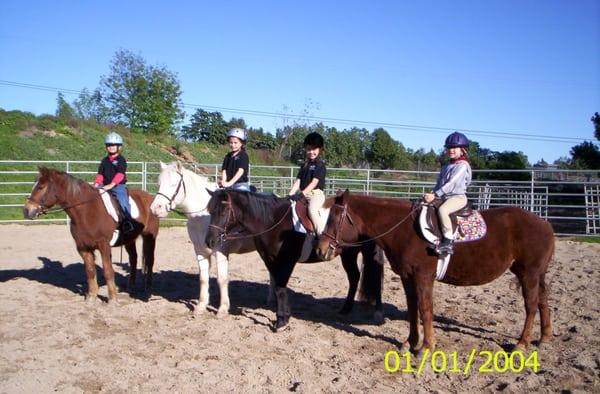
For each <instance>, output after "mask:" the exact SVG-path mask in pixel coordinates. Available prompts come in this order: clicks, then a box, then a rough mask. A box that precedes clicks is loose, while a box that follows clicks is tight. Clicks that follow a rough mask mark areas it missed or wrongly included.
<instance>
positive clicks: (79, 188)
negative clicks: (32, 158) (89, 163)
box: [40, 167, 93, 200]
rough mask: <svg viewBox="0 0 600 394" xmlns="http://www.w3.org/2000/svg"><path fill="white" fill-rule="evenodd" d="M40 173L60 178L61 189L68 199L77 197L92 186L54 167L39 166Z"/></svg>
mask: <svg viewBox="0 0 600 394" xmlns="http://www.w3.org/2000/svg"><path fill="white" fill-rule="evenodd" d="M40 174H41V176H42V177H44V176H47V177H49V178H53V179H60V180H61V181H63V182H64V185H63V190H64V192H65V195H66V198H67V199H69V200H72V199H74V198H76V197H79V196H80V195H81V193H83V192H85V191H90V190H93V188H92V186H91V185H90V184H89V183H87V182H86V181H84V180H82V179H79V178H76V177H74V176H73V175H71V174H68V173H66V172H64V171H60V170H57V169H55V168H45V167H44V168H40Z"/></svg>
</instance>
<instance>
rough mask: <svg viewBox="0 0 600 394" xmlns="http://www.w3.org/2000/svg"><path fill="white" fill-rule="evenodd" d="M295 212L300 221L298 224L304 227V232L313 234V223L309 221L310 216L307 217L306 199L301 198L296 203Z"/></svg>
mask: <svg viewBox="0 0 600 394" xmlns="http://www.w3.org/2000/svg"><path fill="white" fill-rule="evenodd" d="M294 209H295V212H296V215H297V216H298V219H299V220H300V223H301V224H302V225H303V226H304V228H305V229H306V231H308V232H314V231H315V227H314V226H313V222H312V221H311V220H310V216H309V215H308V200H307V199H306V198H302V199H300V200H298V201H296V206H295V208H294Z"/></svg>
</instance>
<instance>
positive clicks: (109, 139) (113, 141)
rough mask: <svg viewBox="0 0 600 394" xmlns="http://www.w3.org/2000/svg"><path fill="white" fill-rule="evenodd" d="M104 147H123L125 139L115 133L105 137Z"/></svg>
mask: <svg viewBox="0 0 600 394" xmlns="http://www.w3.org/2000/svg"><path fill="white" fill-rule="evenodd" d="M104 145H123V137H121V136H120V135H119V134H117V133H115V132H114V131H113V132H112V133H109V134H106V137H104Z"/></svg>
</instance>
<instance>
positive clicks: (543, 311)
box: [538, 274, 552, 344]
mask: <svg viewBox="0 0 600 394" xmlns="http://www.w3.org/2000/svg"><path fill="white" fill-rule="evenodd" d="M545 277H546V274H541V275H540V283H539V295H538V309H539V310H540V324H541V326H542V327H541V328H542V335H541V337H540V344H542V343H543V342H549V341H550V340H551V339H552V321H551V319H550V307H549V306H548V289H547V288H546V280H545V279H546V278H545Z"/></svg>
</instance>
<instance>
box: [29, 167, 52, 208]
mask: <svg viewBox="0 0 600 394" xmlns="http://www.w3.org/2000/svg"><path fill="white" fill-rule="evenodd" d="M38 171H39V174H38V176H37V179H36V182H35V184H34V185H33V189H32V190H31V194H30V195H29V197H28V198H27V201H26V202H25V205H23V216H24V217H25V218H26V219H37V217H38V216H40V215H41V214H43V213H44V212H45V211H46V210H47V209H48V208H50V207H52V206H54V205H56V204H57V203H58V202H59V201H58V200H59V198H58V191H59V190H58V188H57V186H56V183H55V182H54V181H53V179H54V177H55V176H56V174H58V171H56V170H53V169H50V168H46V167H39V168H38Z"/></svg>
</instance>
